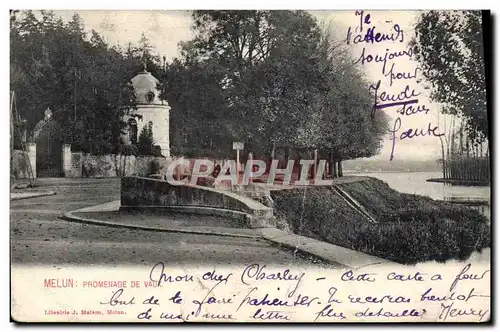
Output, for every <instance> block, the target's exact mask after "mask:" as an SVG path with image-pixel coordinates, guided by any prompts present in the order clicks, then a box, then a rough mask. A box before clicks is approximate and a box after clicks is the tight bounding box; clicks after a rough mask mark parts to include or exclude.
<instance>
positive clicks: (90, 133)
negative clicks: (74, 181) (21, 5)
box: [10, 11, 135, 153]
mask: <svg viewBox="0 0 500 332" xmlns="http://www.w3.org/2000/svg"><path fill="white" fill-rule="evenodd" d="M10 33H11V90H14V91H15V92H16V95H17V96H18V99H17V102H18V109H19V111H20V114H21V116H22V117H23V118H25V119H26V120H27V125H28V129H32V128H33V127H34V126H35V124H36V123H37V122H38V121H40V120H41V119H42V118H43V112H44V110H45V109H46V108H47V107H50V108H51V109H52V111H53V112H54V118H55V119H56V120H57V121H58V122H59V123H60V124H61V127H62V128H63V129H64V132H63V136H64V140H65V141H66V142H68V143H71V144H72V145H73V148H75V149H78V150H82V151H85V152H93V153H110V152H116V151H117V150H118V149H119V146H120V142H119V137H120V132H121V130H122V129H123V126H124V123H123V122H122V121H121V120H120V119H121V118H120V116H121V114H122V112H123V109H124V108H127V107H134V106H135V97H134V93H133V89H132V86H131V85H130V77H132V75H133V73H132V72H130V70H128V69H129V68H128V65H127V63H126V59H125V57H124V55H123V54H122V53H121V52H120V50H119V49H117V48H114V47H109V46H108V45H107V43H106V42H105V41H104V39H103V38H102V37H101V36H100V35H99V34H98V33H97V32H95V31H92V32H91V34H90V35H89V36H87V34H86V33H85V29H84V26H83V22H82V21H81V19H80V17H79V16H78V15H75V16H73V18H72V20H70V21H69V22H67V23H64V22H63V21H62V19H61V18H60V17H56V15H55V14H54V13H53V12H46V11H41V13H40V15H39V17H37V15H35V14H34V12H32V11H25V12H20V13H11V29H10Z"/></svg>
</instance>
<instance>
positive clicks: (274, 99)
mask: <svg viewBox="0 0 500 332" xmlns="http://www.w3.org/2000/svg"><path fill="white" fill-rule="evenodd" d="M192 17H193V21H194V23H193V28H194V29H195V31H196V33H197V34H196V37H195V38H194V39H193V40H191V41H189V42H186V43H183V44H182V45H181V50H182V54H181V58H180V59H176V60H174V62H173V63H172V64H171V65H169V66H168V69H167V74H166V76H165V77H164V78H163V79H162V81H163V96H164V98H166V99H167V100H168V101H169V103H170V104H171V106H172V112H171V115H172V120H171V121H172V129H173V132H172V142H173V151H183V152H184V153H186V152H188V150H192V149H194V148H196V147H201V149H197V151H198V152H197V153H203V154H205V155H207V154H211V153H213V152H216V154H221V155H223V154H226V155H227V154H228V153H230V152H231V146H230V144H231V142H232V141H235V140H237V141H243V142H245V147H246V149H247V150H249V151H252V152H254V153H256V154H269V152H270V151H271V150H272V149H273V148H274V147H296V148H319V149H322V150H324V151H326V152H330V153H334V154H335V155H337V156H338V158H339V160H342V159H345V158H355V157H359V156H371V155H374V154H376V153H378V150H379V148H380V140H381V137H382V135H383V134H384V133H385V128H386V119H383V118H382V119H381V118H378V119H376V120H375V121H374V120H373V119H371V118H370V117H369V114H370V109H371V108H370V104H369V102H370V96H369V94H368V89H367V84H366V83H365V82H364V80H363V75H362V73H361V72H360V71H359V70H358V69H357V68H355V67H354V65H353V62H354V61H353V59H351V58H350V57H349V56H348V55H347V54H348V52H346V50H345V49H340V48H337V49H334V47H333V46H332V44H333V42H332V40H331V36H330V35H328V34H326V35H325V34H324V33H323V32H322V29H321V28H320V27H319V25H318V23H317V22H316V20H315V19H314V18H313V17H312V16H311V15H310V14H308V13H307V12H304V11H255V10H254V11H250V10H247V11H194V12H193V14H192ZM384 121H385V123H384ZM215 147H217V148H215ZM215 150H216V151H215Z"/></svg>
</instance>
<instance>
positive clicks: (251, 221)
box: [120, 177, 273, 228]
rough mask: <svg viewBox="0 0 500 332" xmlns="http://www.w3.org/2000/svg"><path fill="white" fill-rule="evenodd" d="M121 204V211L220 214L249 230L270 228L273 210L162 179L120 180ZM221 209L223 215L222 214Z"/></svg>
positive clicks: (227, 194)
mask: <svg viewBox="0 0 500 332" xmlns="http://www.w3.org/2000/svg"><path fill="white" fill-rule="evenodd" d="M120 202H121V205H122V206H123V207H125V208H128V207H136V208H138V207H140V208H141V209H142V208H148V207H150V208H158V207H168V208H169V209H171V208H173V207H177V206H179V207H182V208H177V209H178V210H179V211H190V212H193V211H194V212H202V213H208V212H206V211H211V212H210V213H223V214H224V216H225V215H229V216H231V217H235V216H236V217H237V219H241V218H243V217H242V216H243V215H245V221H246V223H247V225H248V227H250V228H262V227H272V226H273V209H272V208H269V207H267V206H265V205H264V204H262V203H260V202H257V201H255V200H253V199H251V198H248V197H245V196H243V195H239V194H236V193H233V192H228V191H225V190H219V189H215V188H210V187H203V186H193V185H173V184H170V183H168V182H166V181H163V180H157V179H151V178H143V177H124V178H122V181H121V200H120ZM221 210H223V211H224V212H222V211H221Z"/></svg>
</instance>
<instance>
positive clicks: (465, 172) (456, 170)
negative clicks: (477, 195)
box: [443, 157, 490, 182]
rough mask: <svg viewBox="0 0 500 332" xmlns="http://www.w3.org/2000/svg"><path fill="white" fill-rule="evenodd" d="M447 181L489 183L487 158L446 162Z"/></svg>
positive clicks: (457, 159)
mask: <svg viewBox="0 0 500 332" xmlns="http://www.w3.org/2000/svg"><path fill="white" fill-rule="evenodd" d="M443 175H444V178H445V179H447V180H463V181H481V182H483V181H485V182H487V181H490V159H489V158H487V157H475V158H474V157H455V158H450V159H448V160H446V162H445V167H444V174H443Z"/></svg>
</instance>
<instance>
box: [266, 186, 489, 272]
mask: <svg viewBox="0 0 500 332" xmlns="http://www.w3.org/2000/svg"><path fill="white" fill-rule="evenodd" d="M342 189H344V190H345V191H346V192H348V193H349V194H350V195H351V196H352V197H353V198H354V199H356V200H358V202H360V203H361V204H362V205H363V206H364V207H365V209H366V210H367V211H368V212H369V213H370V214H372V215H373V216H374V217H375V219H376V220H377V221H378V223H377V224H373V223H370V222H368V221H367V220H366V219H365V218H364V217H363V216H361V215H360V214H358V213H357V212H356V211H355V210H353V209H352V208H350V206H348V205H347V204H346V203H345V202H344V201H343V200H342V199H341V198H340V197H339V196H338V194H337V193H336V192H335V191H334V190H333V189H332V188H329V187H314V188H308V189H307V191H306V199H305V201H303V194H304V192H303V189H291V190H281V191H272V197H273V199H274V207H275V213H276V214H277V216H278V217H280V218H284V219H286V220H287V221H288V223H289V224H290V227H291V228H292V229H293V230H294V231H295V232H296V233H300V234H301V235H304V236H309V237H312V238H316V239H318V240H321V241H325V242H329V243H332V244H335V245H339V246H342V247H346V248H350V249H353V250H357V251H362V252H365V253H367V254H370V255H375V256H379V257H383V258H385V259H389V260H392V261H396V262H399V263H403V264H415V263H418V262H424V261H428V260H436V261H441V262H442V261H446V260H449V259H459V260H464V259H467V258H468V257H469V256H470V255H471V254H472V252H474V251H481V250H482V249H483V248H487V247H490V246H491V238H490V226H489V223H488V220H487V218H486V217H485V216H483V215H482V214H480V213H479V212H478V211H475V210H472V209H469V208H466V207H464V206H460V205H456V204H451V203H446V202H438V201H434V200H432V199H430V198H427V197H424V196H418V195H407V194H401V193H398V192H397V191H395V190H393V189H391V188H390V187H389V186H388V185H387V184H385V183H383V182H382V181H379V180H375V179H371V180H368V181H363V182H357V183H349V184H343V185H342Z"/></svg>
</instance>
